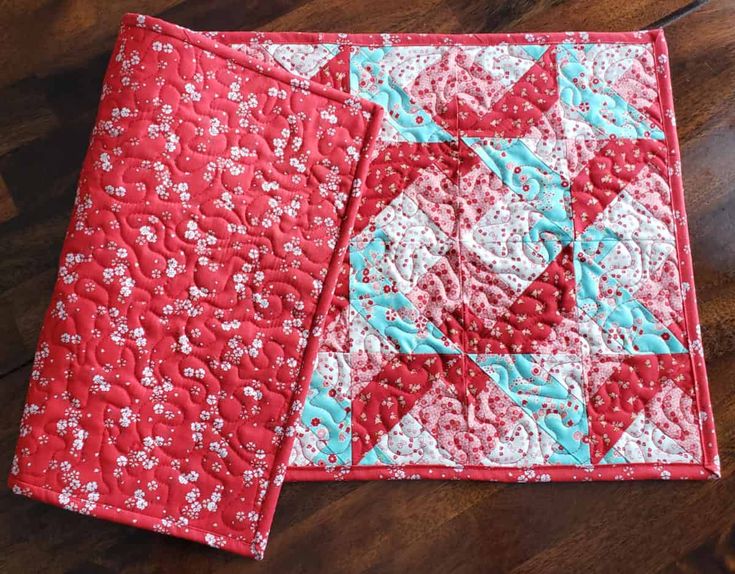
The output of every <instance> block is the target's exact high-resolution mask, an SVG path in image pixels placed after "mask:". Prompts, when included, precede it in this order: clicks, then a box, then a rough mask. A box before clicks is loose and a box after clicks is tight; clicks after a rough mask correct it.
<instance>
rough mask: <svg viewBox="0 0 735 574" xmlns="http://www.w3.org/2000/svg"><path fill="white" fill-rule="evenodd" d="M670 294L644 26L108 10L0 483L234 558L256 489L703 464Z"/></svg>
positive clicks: (659, 146)
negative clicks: (360, 24) (466, 27)
mask: <svg viewBox="0 0 735 574" xmlns="http://www.w3.org/2000/svg"><path fill="white" fill-rule="evenodd" d="M692 281H693V277H692V267H691V260H690V254H689V244H688V236H687V227H686V215H685V211H684V197H683V189H682V183H681V173H680V160H679V152H678V144H677V140H676V131H675V121H674V114H673V104H672V96H671V88H670V78H669V69H668V61H667V50H666V45H665V41H664V37H663V33H662V32H661V31H659V30H656V31H646V32H635V33H615V34H604V33H589V34H588V33H569V34H567V33H558V34H557V33H555V34H511V35H458V36H451V35H420V34H375V35H362V34H357V35H351V34H305V33H256V32H221V33H214V32H213V33H196V32H191V31H189V30H185V29H182V28H179V27H176V26H173V25H171V24H167V23H165V22H161V21H159V20H156V19H152V18H147V17H143V16H136V15H128V16H126V18H125V20H124V22H123V28H122V31H121V34H120V37H119V39H118V43H117V46H116V48H115V51H114V52H113V58H112V60H111V63H110V68H109V70H108V74H107V77H106V81H105V87H104V89H103V95H102V100H101V104H100V112H99V116H98V121H97V124H96V127H95V130H94V133H93V136H92V141H91V144H90V150H89V153H88V156H87V159H86V161H85V165H84V168H83V171H82V175H81V178H80V187H79V193H78V198H77V203H76V208H75V212H74V216H73V218H72V222H71V224H70V228H69V232H68V235H67V240H66V243H65V246H64V251H63V253H62V259H61V264H60V271H59V278H58V281H57V286H56V290H55V293H54V296H53V300H52V303H51V307H50V309H49V312H48V314H47V317H46V322H45V325H44V329H43V332H42V334H41V338H40V341H39V347H38V352H37V355H36V360H35V364H34V369H33V373H32V380H31V387H30V391H29V396H28V401H27V405H26V408H25V411H24V413H23V420H22V423H21V436H20V440H19V444H18V449H17V453H16V457H15V459H14V462H13V469H12V473H11V477H10V482H11V484H12V485H13V488H14V490H15V491H16V492H18V493H21V494H26V495H28V496H33V497H36V498H40V499H42V500H45V501H47V502H51V503H54V504H58V505H61V506H63V507H65V508H69V509H71V510H76V511H79V512H83V513H89V514H94V515H97V516H102V517H105V518H109V519H113V520H117V521H122V522H126V523H130V524H135V525H138V526H142V527H144V528H150V529H154V530H158V531H162V532H168V533H171V534H174V535H177V536H183V537H186V538H191V539H195V540H199V541H203V542H206V543H208V544H211V545H214V546H217V547H221V548H226V549H228V550H232V551H235V552H239V553H242V554H246V555H250V556H255V557H262V553H263V550H264V548H265V544H266V540H267V536H268V530H269V527H270V523H271V520H272V514H273V510H274V507H275V503H276V499H277V496H278V492H279V489H280V485H281V483H282V482H283V480H284V478H285V479H286V480H332V479H337V480H344V479H385V478H436V479H446V478H464V479H479V480H503V481H514V482H515V481H519V482H528V481H550V480H612V479H616V480H617V479H650V478H663V479H668V478H676V479H704V478H710V477H715V476H717V475H718V473H719V461H718V457H717V447H716V440H715V433H714V423H713V420H712V413H711V408H710V403H709V397H708V391H707V384H706V374H705V368H704V359H703V352H702V345H701V337H700V333H699V326H698V319H697V310H696V302H695V301H696V300H695V294H694V287H693V282H692ZM287 466H288V469H287V470H286V468H287Z"/></svg>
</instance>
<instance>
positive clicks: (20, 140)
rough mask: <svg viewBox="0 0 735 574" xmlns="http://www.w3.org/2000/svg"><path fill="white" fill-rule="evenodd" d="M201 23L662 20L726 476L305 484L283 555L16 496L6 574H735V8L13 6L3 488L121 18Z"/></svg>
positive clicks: (9, 514) (0, 102)
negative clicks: (137, 14)
mask: <svg viewBox="0 0 735 574" xmlns="http://www.w3.org/2000/svg"><path fill="white" fill-rule="evenodd" d="M126 11H145V12H149V13H156V14H160V15H162V17H164V18H166V19H169V20H172V21H174V22H177V23H180V24H183V25H186V26H190V27H193V28H198V29H254V28H258V29H263V30H322V31H351V32H360V31H373V32H375V31H426V32H429V31H437V32H447V33H451V32H456V33H460V32H499V31H550V30H583V29H586V30H631V29H641V28H645V27H649V26H651V25H652V24H656V25H663V26H664V27H665V30H666V35H667V39H668V42H669V47H670V52H671V66H672V75H673V81H674V95H675V103H676V107H677V119H678V126H679V134H680V139H681V145H682V161H683V172H684V180H685V188H686V198H687V209H688V213H689V221H690V232H691V238H692V252H693V256H694V260H695V272H696V278H697V287H698V299H699V305H700V313H701V317H702V327H703V335H704V342H705V349H706V352H707V357H708V365H709V376H710V386H711V392H712V399H713V404H714V411H715V417H716V419H717V423H718V431H719V433H718V434H719V444H720V453H721V457H722V464H723V478H722V479H721V480H719V481H712V482H708V483H676V484H674V483H672V484H660V483H654V482H652V483H635V484H630V483H626V484H616V483H595V484H555V485H553V486H549V485H525V486H514V485H499V484H490V483H467V482H429V481H427V482H420V483H418V482H411V483H400V482H373V483H342V484H332V483H329V484H288V485H286V487H285V488H284V490H283V494H282V497H281V500H280V502H279V507H278V511H277V513H276V520H275V524H274V527H273V535H272V540H271V543H270V546H269V548H268V553H267V558H266V560H265V561H264V562H261V563H256V562H252V561H248V560H246V559H242V558H240V557H237V556H233V555H229V554H226V553H223V552H218V551H215V550H212V549H209V548H206V547H203V546H200V545H196V544H193V543H189V542H186V541H182V540H177V539H173V538H169V537H165V536H161V535H156V534H152V533H149V532H144V531H140V530H136V529H134V528H130V527H126V526H121V525H116V524H112V523H107V522H103V521H99V520H95V519H92V518H88V517H83V516H78V515H75V514H71V513H68V512H65V511H63V510H59V509H57V508H53V507H50V506H45V505H42V504H39V503H36V502H33V501H29V500H26V499H23V498H20V497H16V496H13V495H11V494H10V493H9V492H8V491H7V489H6V488H5V487H4V486H3V488H2V489H1V490H0V571H2V572H36V571H38V572H79V573H82V572H99V573H107V572H130V573H134V572H177V571H178V572H217V573H220V572H321V571H330V572H370V573H373V572H374V573H384V572H447V571H456V572H519V573H520V572H524V573H525V572H566V573H568V572H655V571H666V572H680V573H690V572H728V571H730V572H732V571H735V477H734V474H733V471H734V470H735V451H734V449H733V447H734V445H735V398H734V396H733V392H732V380H733V376H735V354H734V353H733V349H735V241H733V239H735V235H734V234H733V229H735V194H734V193H733V183H732V182H733V181H735V161H733V150H735V126H734V124H735V3H733V2H732V0H712V1H710V2H701V1H697V2H686V1H685V0H661V1H658V0H632V1H628V2H617V1H615V0H604V1H599V0H568V1H559V0H547V1H540V2H531V1H527V0H521V1H518V2H513V1H501V0H491V1H489V2H487V1H476V0H455V1H450V0H416V1H413V2H395V0H373V1H371V2H365V1H364V0H361V1H338V0H312V1H288V0H277V1H269V2H264V1H257V0H248V1H245V2H241V1H234V0H222V1H220V0H217V1H215V2H180V1H176V0H156V1H153V2H140V1H138V2H135V1H131V0H129V1H119V0H117V1H112V2H103V1H102V0H99V1H87V2H83V1H43V0H27V1H24V2H20V1H8V2H2V3H0V70H2V73H1V74H0V253H2V257H1V258H0V374H2V377H1V379H0V381H1V384H0V454H1V456H0V476H3V477H4V476H6V475H7V473H8V469H9V465H10V459H11V457H12V450H13V447H14V444H15V440H16V438H17V422H18V420H19V418H20V412H21V409H22V404H23V397H24V394H25V388H26V383H27V380H28V375H29V372H30V360H31V358H32V354H33V350H34V347H35V343H36V338H37V336H38V330H39V327H40V323H41V319H42V315H43V312H44V310H45V307H46V304H47V302H48V299H49V296H50V292H51V288H52V285H53V281H54V277H55V269H56V263H57V258H58V253H59V251H60V247H61V241H62V238H63V235H64V232H65V229H66V223H67V221H68V217H69V212H70V209H71V204H72V201H73V196H74V189H75V185H76V178H77V175H78V170H79V166H80V165H81V161H82V157H83V154H84V150H85V147H86V144H87V139H88V136H89V132H90V129H91V126H92V122H93V120H94V114H95V108H96V105H97V98H98V94H99V89H100V85H101V80H102V75H103V73H104V68H105V66H106V61H107V58H108V56H109V50H110V48H111V45H112V42H113V40H114V36H115V33H116V30H117V27H118V22H119V18H120V15H121V14H122V13H124V12H126Z"/></svg>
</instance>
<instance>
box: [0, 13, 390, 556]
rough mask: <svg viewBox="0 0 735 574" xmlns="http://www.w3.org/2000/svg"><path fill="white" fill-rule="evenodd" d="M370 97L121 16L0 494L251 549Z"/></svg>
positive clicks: (366, 126) (308, 351)
mask: <svg viewBox="0 0 735 574" xmlns="http://www.w3.org/2000/svg"><path fill="white" fill-rule="evenodd" d="M380 114H381V111H380V108H379V107H377V106H375V105H374V104H371V103H370V102H367V101H360V100H357V99H355V98H351V97H349V96H347V95H346V94H344V93H342V92H338V91H336V90H332V89H328V88H325V87H324V86H322V85H320V84H311V83H309V82H308V81H306V80H303V79H301V78H296V77H294V76H292V75H291V74H288V73H286V72H285V71H283V70H281V69H280V68H273V69H271V68H269V67H267V66H263V65H262V64H261V63H260V62H256V61H254V60H252V59H250V58H248V57H247V56H246V55H244V54H241V53H238V52H235V51H234V50H232V49H228V48H226V47H223V46H221V45H218V44H216V43H214V42H213V41H211V40H210V39H208V38H206V37H204V36H202V35H200V34H194V33H191V32H188V31H186V30H184V29H180V28H177V27H175V26H173V25H171V24H167V23H165V22H161V21H158V20H155V19H147V18H145V17H142V16H140V17H137V16H128V17H127V18H126V19H125V21H124V23H123V27H122V30H121V32H120V36H119V38H118V41H117V45H116V46H115V49H114V51H113V54H112V59H111V62H110V66H109V68H108V72H107V75H106V78H105V83H104V87H103V93H102V99H101V102H100V108H99V114H98V118H97V122H96V125H95V127H94V131H93V133H92V139H91V143H90V147H89V151H88V153H87V157H86V160H85V163H84V166H83V169H82V173H81V176H80V181H79V189H78V194H77V200H76V204H75V209H74V213H73V216H72V220H71V223H70V226H69V230H68V233H67V237H66V241H65V243H64V248H63V252H62V255H61V265H60V269H59V275H58V280H57V283H56V288H55V290H54V294H53V297H52V301H51V306H50V309H49V311H48V313H47V316H46V320H45V323H44V327H43V331H42V333H41V336H40V341H39V347H38V352H37V354H36V358H35V362H34V365H33V371H32V375H31V384H30V390H29V394H28V398H27V404H26V406H25V409H24V412H23V416H22V420H21V428H20V438H19V442H18V447H17V451H16V456H15V459H14V460H13V464H12V470H11V476H10V484H11V486H12V487H13V489H14V491H15V492H18V493H20V494H26V495H28V496H32V497H35V498H39V499H41V500H44V501H47V502H51V503H53V504H57V505H60V506H62V507H64V508H67V509H69V510H75V511H78V512H82V513H85V514H92V515H95V516H100V517H104V518H108V519H111V520H116V521H120V522H124V523H127V524H134V525H137V526H140V527H144V528H149V529H152V530H155V531H158V532H164V533H169V534H174V535H177V536H182V537H185V538H191V539H194V540H197V541H200V542H204V543H207V544H209V545H211V546H215V547H218V548H226V549H228V550H232V551H234V552H239V553H242V554H245V555H249V556H254V557H256V558H259V557H261V556H262V554H263V550H264V549H265V545H266V541H267V537H268V532H269V529H270V523H271V520H272V517H273V509H274V507H275V503H276V500H277V498H278V492H279V490H280V486H281V484H282V482H283V476H284V474H285V472H286V466H287V462H288V455H289V452H290V444H289V442H290V437H292V435H293V432H292V431H291V430H289V429H292V428H293V425H294V419H295V418H296V417H298V416H299V414H300V412H301V405H302V403H301V401H302V400H303V392H302V388H303V389H304V390H305V389H306V388H307V387H308V381H309V379H310V377H311V372H312V370H313V366H314V358H315V354H316V351H317V344H318V334H319V332H320V330H321V329H322V326H323V324H324V317H325V315H326V312H327V310H328V305H329V302H330V300H331V298H332V294H333V292H334V289H335V285H336V280H337V275H338V271H339V269H338V266H335V265H334V263H338V262H339V261H340V260H341V259H342V257H343V256H344V254H345V253H346V247H347V241H348V239H349V232H350V228H351V226H352V222H353V221H354V219H355V216H356V210H357V206H358V205H357V203H358V200H359V191H360V187H361V185H362V182H363V181H364V178H365V170H366V167H367V161H366V160H365V159H364V158H366V157H368V156H369V153H368V150H369V149H370V146H371V145H373V143H374V140H375V138H374V136H375V134H376V132H377V130H378V128H379V121H380Z"/></svg>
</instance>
